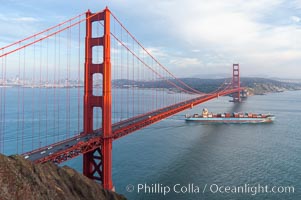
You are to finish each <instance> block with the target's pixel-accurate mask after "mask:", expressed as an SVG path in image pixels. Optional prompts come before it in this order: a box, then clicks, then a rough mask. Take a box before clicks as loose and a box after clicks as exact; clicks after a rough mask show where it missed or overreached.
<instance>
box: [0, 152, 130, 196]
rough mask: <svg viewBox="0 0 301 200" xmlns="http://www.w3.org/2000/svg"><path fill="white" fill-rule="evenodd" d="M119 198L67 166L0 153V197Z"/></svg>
mask: <svg viewBox="0 0 301 200" xmlns="http://www.w3.org/2000/svg"><path fill="white" fill-rule="evenodd" d="M14 199H20V200H25V199H26V200H44V199H45V200H46V199H47V200H63V199H66V200H67V199H68V200H84V199H86V200H94V199H95V200H96V199H97V200H104V199H110V200H111V199H112V200H122V199H126V198H125V197H124V196H122V195H119V194H117V193H114V192H111V191H108V190H104V189H103V188H102V187H101V186H100V185H99V184H97V183H96V182H94V181H92V180H90V179H88V178H86V177H85V176H83V175H82V174H79V173H78V172H76V171H75V170H74V169H72V168H69V167H67V166H64V167H58V166H56V165H55V164H52V163H46V164H33V163H31V162H30V161H27V160H25V159H23V158H22V157H21V156H10V157H6V156H4V155H2V154H0V200H14Z"/></svg>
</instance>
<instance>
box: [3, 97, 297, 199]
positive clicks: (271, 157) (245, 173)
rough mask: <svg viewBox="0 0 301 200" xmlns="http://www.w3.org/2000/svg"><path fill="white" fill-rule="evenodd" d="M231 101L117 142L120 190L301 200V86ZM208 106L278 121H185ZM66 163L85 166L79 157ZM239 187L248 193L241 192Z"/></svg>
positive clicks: (134, 195)
mask: <svg viewBox="0 0 301 200" xmlns="http://www.w3.org/2000/svg"><path fill="white" fill-rule="evenodd" d="M229 100H230V97H220V98H219V99H216V100H212V101H210V102H207V103H204V104H201V105H199V106H196V107H194V108H193V109H190V110H187V111H184V112H182V113H179V114H177V115H175V116H173V117H171V118H168V119H165V120H162V121H160V122H158V123H156V124H154V125H152V126H149V127H146V128H144V129H142V130H139V131H137V132H134V133H132V134H130V135H129V136H126V137H123V138H121V139H119V140H117V141H115V142H114V143H113V183H114V186H115V189H116V192H118V193H121V194H124V195H125V196H126V197H127V198H128V199H130V200H132V199H134V200H136V199H145V200H148V199H150V200H152V199H153V200H161V199H162V200H163V199H171V200H178V199H179V200H182V199H183V200H196V199H209V200H211V199H212V200H223V199H227V200H228V199H229V200H232V199H233V200H234V199H252V200H253V199H256V200H262V199H271V200H283V199H285V200H290V199H292V200H300V199H301V156H300V155H301V145H300V144H301V131H300V130H301V121H300V119H301V91H288V92H283V93H273V94H268V95H262V96H251V97H248V98H247V99H246V100H245V101H244V102H243V103H239V104H237V103H231V102H229ZM204 107H206V108H208V110H209V111H211V112H253V113H271V114H274V115H275V116H276V120H275V122H273V123H271V124H200V123H197V122H194V123H191V122H190V123H188V122H185V120H184V114H186V113H190V114H193V113H200V112H201V110H202V109H203V108H204ZM6 109H7V110H10V108H6ZM11 117H12V118H13V117H14V116H11ZM48 120H51V119H48ZM54 123H55V122H54ZM74 124H76V120H75V122H74ZM72 126H73V125H72V123H71V127H72ZM7 148H8V147H7ZM6 152H9V148H8V149H7V150H6ZM64 164H67V165H70V166H71V167H73V168H75V169H76V170H78V171H81V170H82V159H81V157H78V158H76V159H73V160H71V161H68V162H66V163H63V165H64ZM259 185H260V186H262V187H266V186H267V187H268V189H269V190H270V189H271V188H272V187H274V186H276V187H277V188H278V189H279V188H280V189H279V190H280V191H278V192H277V191H276V192H277V193H273V192H269V193H267V192H263V191H259V190H258V188H255V186H259ZM287 186H291V187H294V193H292V191H291V193H288V192H286V193H285V192H284V187H287ZM174 187H175V188H174ZM227 187H229V188H228V189H229V190H232V191H230V192H229V191H228V190H227V189H225V188H227ZM238 187H240V189H241V190H242V188H243V187H244V188H243V189H244V191H243V192H242V191H240V192H235V191H234V189H235V188H238ZM138 188H139V189H138ZM168 188H169V189H170V191H169V192H168V193H165V194H164V190H165V191H167V190H168ZM197 188H199V189H197ZM277 188H276V189H277ZM181 189H182V190H181Z"/></svg>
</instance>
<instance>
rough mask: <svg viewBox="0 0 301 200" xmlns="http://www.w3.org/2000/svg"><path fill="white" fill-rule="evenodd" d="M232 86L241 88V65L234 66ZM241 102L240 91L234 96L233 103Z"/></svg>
mask: <svg viewBox="0 0 301 200" xmlns="http://www.w3.org/2000/svg"><path fill="white" fill-rule="evenodd" d="M232 86H233V88H240V75H239V64H233V77H232ZM240 101H241V99H240V91H238V92H236V93H234V94H233V102H240Z"/></svg>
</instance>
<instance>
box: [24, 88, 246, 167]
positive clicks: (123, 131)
mask: <svg viewBox="0 0 301 200" xmlns="http://www.w3.org/2000/svg"><path fill="white" fill-rule="evenodd" d="M240 90H242V88H235V89H230V90H226V91H223V92H220V93H214V94H207V95H203V96H199V97H196V98H193V99H191V100H187V101H183V102H180V103H177V104H174V105H171V106H168V107H165V108H161V109H159V110H155V111H152V112H149V113H146V114H143V115H139V116H136V117H133V118H130V119H127V120H124V121H121V122H118V123H116V124H113V125H112V135H111V137H112V139H113V140H116V139H118V138H120V137H122V136H125V135H128V134H130V133H132V132H134V131H136V130H139V129H141V128H143V127H146V126H148V125H151V124H154V123H156V122H158V121H160V120H162V119H165V118H167V117H170V116H172V115H174V114H176V113H179V112H181V111H183V110H186V109H189V108H191V107H192V106H195V105H198V104H201V103H203V102H206V101H209V100H211V99H214V98H217V97H219V96H224V95H227V94H231V93H234V92H238V91H240ZM102 139H103V138H102V130H101V129H98V130H96V131H94V132H93V133H90V134H83V133H81V134H79V135H78V136H75V137H72V138H69V139H67V140H64V141H61V142H58V143H55V144H52V145H51V146H46V147H43V148H40V149H37V150H34V151H31V152H28V153H24V154H23V156H24V157H25V158H27V159H28V160H31V161H33V162H35V163H43V162H47V161H52V162H55V163H61V162H64V161H66V160H69V159H72V158H74V157H77V156H79V155H80V154H83V153H86V152H89V151H93V150H94V149H96V148H99V147H101V143H102Z"/></svg>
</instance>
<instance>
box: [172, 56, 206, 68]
mask: <svg viewBox="0 0 301 200" xmlns="http://www.w3.org/2000/svg"><path fill="white" fill-rule="evenodd" d="M170 64H171V65H175V66H177V67H186V68H187V67H189V66H192V65H200V64H201V61H200V60H199V59H198V58H174V59H172V60H170Z"/></svg>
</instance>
